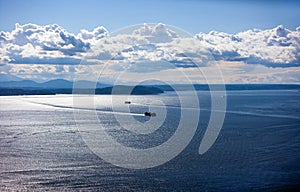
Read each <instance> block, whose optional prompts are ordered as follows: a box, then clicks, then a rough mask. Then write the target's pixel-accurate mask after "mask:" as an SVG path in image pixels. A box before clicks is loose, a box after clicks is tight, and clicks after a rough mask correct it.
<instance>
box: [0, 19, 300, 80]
mask: <svg viewBox="0 0 300 192" xmlns="http://www.w3.org/2000/svg"><path fill="white" fill-rule="evenodd" d="M100 42H101V44H99V43H100ZM133 43H134V44H136V45H135V46H129V45H132V44H133ZM99 45H100V46H99ZM205 51H209V52H210V53H211V55H212V57H213V58H214V59H215V60H216V61H218V63H219V64H220V66H221V69H224V72H223V73H224V76H225V80H226V82H227V83H299V81H300V77H299V76H300V75H299V74H300V73H299V72H300V70H299V68H300V27H297V28H296V29H295V30H289V29H286V28H284V27H283V26H281V25H279V26H277V27H275V28H273V29H268V30H259V29H253V30H248V31H244V32H240V33H237V34H228V33H224V32H217V31H211V32H210V33H208V34H206V33H201V32H200V33H198V34H196V35H195V36H194V37H182V36H179V35H178V34H176V32H175V31H173V30H171V29H170V28H168V27H166V26H165V25H164V24H157V25H154V26H151V25H147V24H144V25H143V26H140V27H139V28H137V29H135V30H134V31H133V32H132V33H131V34H121V35H116V36H112V37H111V36H110V33H109V32H108V30H106V29H105V27H103V26H99V27H96V28H95V29H94V30H93V31H88V30H85V29H82V30H81V31H80V33H78V34H73V33H69V32H67V31H66V30H65V29H64V28H63V27H61V26H59V25H56V24H52V25H45V26H40V25H36V24H25V25H20V24H16V26H15V29H14V30H12V31H10V32H4V31H0V62H1V63H0V69H1V71H0V72H1V73H2V74H12V75H16V76H19V77H23V78H33V79H38V78H41V80H46V79H51V78H52V79H53V78H67V79H68V78H69V79H70V78H72V77H71V73H74V72H78V71H80V69H79V68H78V66H79V64H80V62H81V60H82V58H84V57H85V58H89V60H90V61H91V62H90V64H93V63H95V62H96V63H99V62H100V63H101V62H102V63H104V62H105V61H107V60H115V61H116V65H115V66H114V67H113V68H112V70H122V68H120V67H121V66H118V62H120V61H122V62H129V63H132V65H136V66H142V65H143V63H145V62H147V61H151V62H157V63H159V62H160V61H167V62H170V63H172V64H174V66H175V67H180V68H186V70H191V69H192V68H194V67H195V65H194V64H193V61H196V62H197V63H200V64H201V65H200V66H202V67H208V66H207V65H206V61H205V58H204V57H201V55H203V54H201V53H203V52H205ZM137 63H138V64H137ZM153 68H154V69H155V70H162V71H163V70H165V69H164V68H163V67H162V68H161V66H160V65H153ZM153 68H149V67H148V68H145V67H144V68H143V67H139V68H138V69H136V70H137V71H140V72H143V73H145V72H147V71H151V70H153Z"/></svg>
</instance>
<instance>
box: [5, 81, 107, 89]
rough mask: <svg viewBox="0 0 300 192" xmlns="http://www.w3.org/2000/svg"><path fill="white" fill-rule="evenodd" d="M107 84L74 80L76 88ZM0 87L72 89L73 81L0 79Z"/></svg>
mask: <svg viewBox="0 0 300 192" xmlns="http://www.w3.org/2000/svg"><path fill="white" fill-rule="evenodd" d="M108 86H110V85H108V84H101V83H96V84H95V83H94V82H91V81H78V82H76V87H77V88H82V89H92V88H95V87H96V88H104V87H108ZM0 88H7V89H31V90H32V89H72V88H73V82H72V81H68V80H64V79H55V80H50V81H47V82H44V83H37V82H35V81H32V80H20V81H0Z"/></svg>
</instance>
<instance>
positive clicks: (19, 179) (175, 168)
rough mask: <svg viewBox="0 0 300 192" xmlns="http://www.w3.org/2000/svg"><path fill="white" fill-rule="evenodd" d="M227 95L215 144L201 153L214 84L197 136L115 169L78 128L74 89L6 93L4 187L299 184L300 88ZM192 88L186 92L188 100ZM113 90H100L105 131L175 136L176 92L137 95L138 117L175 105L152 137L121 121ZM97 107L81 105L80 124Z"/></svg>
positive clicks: (120, 136) (0, 187) (137, 141)
mask: <svg viewBox="0 0 300 192" xmlns="http://www.w3.org/2000/svg"><path fill="white" fill-rule="evenodd" d="M227 94H228V95H227V113H226V117H225V122H224V125H223V128H222V130H221V133H220V135H219V137H218V139H217V141H216V143H215V144H214V145H213V147H212V148H211V149H210V150H209V151H208V152H206V153H205V154H204V155H199V154H198V147H199V144H200V142H201V139H202V137H203V133H204V131H205V129H206V126H207V123H208V120H209V117H210V95H209V92H205V91H203V92H201V91H200V92H198V95H199V98H200V103H201V104H200V108H201V115H200V122H199V126H198V129H197V132H196V134H195V136H194V137H193V140H192V141H191V142H190V144H189V145H188V146H187V147H186V148H185V150H184V151H183V152H182V153H181V154H180V155H178V156H177V157H176V158H174V159H173V160H171V161H169V162H167V163H166V164H163V165H161V166H158V167H154V168H149V169H144V170H132V169H125V168H120V167H116V166H114V165H112V164H110V163H107V162H105V161H104V160H102V159H101V158H100V157H98V156H97V155H95V154H94V153H93V152H92V151H91V150H90V149H89V147H88V146H87V144H86V143H85V142H84V140H83V139H82V137H81V134H80V131H78V128H77V126H76V123H75V120H74V115H73V110H72V97H71V96H70V95H56V96H10V97H0V178H1V181H0V191H17V190H19V191H46V190H53V191H288V190H296V189H298V188H299V187H300V183H299V180H300V105H299V103H300V92H298V91H229V92H227ZM188 95H189V93H188V92H187V93H186V97H187V98H188ZM78 97H79V96H78ZM81 97H82V98H83V99H84V98H85V97H88V96H81ZM109 97H110V96H105V95H99V96H96V107H97V115H98V118H99V119H101V123H103V124H104V125H105V127H106V128H107V132H108V133H109V134H110V135H111V136H112V137H114V138H115V140H116V141H118V142H120V143H122V144H124V145H125V146H130V147H136V148H148V147H153V146H156V145H159V144H161V143H163V142H165V141H166V140H167V139H168V138H170V137H171V136H172V134H173V133H174V131H175V129H174V127H175V128H176V125H177V124H178V122H179V119H180V107H179V106H180V104H179V101H178V99H177V96H176V94H174V93H172V92H170V93H165V94H163V95H158V96H147V97H145V96H131V98H130V99H131V100H132V101H133V102H134V103H133V104H132V105H131V106H130V109H131V112H132V113H133V114H136V115H135V116H134V118H135V119H136V120H138V121H140V122H145V121H148V120H149V117H143V116H139V115H138V114H142V113H143V112H145V111H147V110H149V105H148V104H149V101H151V100H161V101H163V102H164V103H165V104H166V105H167V110H168V113H167V118H166V121H165V123H164V124H163V126H162V127H161V128H160V129H159V130H157V131H155V132H154V133H153V134H149V135H138V134H132V133H130V132H128V131H124V130H123V129H122V128H120V125H119V124H118V123H117V121H116V119H115V117H114V114H113V113H110V111H111V106H109V105H108V103H109V102H107V101H108V99H109ZM117 99H119V100H120V103H123V101H124V100H127V99H128V98H127V96H117ZM123 104H124V103H123ZM191 106H192V105H191ZM90 107H91V106H85V109H76V110H77V112H78V111H79V112H80V113H82V119H80V121H79V122H80V123H81V124H86V126H87V127H88V126H95V125H90V121H89V110H88V109H90ZM186 107H189V106H186ZM120 110H121V111H120V112H122V109H120ZM103 111H104V112H103ZM77 123H78V122H77ZM132 126H134V125H132ZM157 158H159V157H157Z"/></svg>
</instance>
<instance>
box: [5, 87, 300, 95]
mask: <svg viewBox="0 0 300 192" xmlns="http://www.w3.org/2000/svg"><path fill="white" fill-rule="evenodd" d="M210 86H212V87H213V88H214V90H223V88H224V85H217V84H215V85H207V84H195V85H194V89H195V90H197V91H209V90H210ZM225 87H226V91H243V90H245V91H246V90H299V91H300V84H226V85H225ZM174 88H175V89H176V90H178V91H189V90H190V85H189V86H188V85H173V86H172V87H171V86H170V85H143V86H142V85H138V86H126V85H116V86H109V87H104V88H96V89H91V88H87V89H84V88H78V89H72V88H54V89H53V88H37V87H23V88H22V87H21V88H5V87H2V88H0V96H17V95H56V94H96V95H111V94H114V95H158V94H161V93H164V92H165V91H174Z"/></svg>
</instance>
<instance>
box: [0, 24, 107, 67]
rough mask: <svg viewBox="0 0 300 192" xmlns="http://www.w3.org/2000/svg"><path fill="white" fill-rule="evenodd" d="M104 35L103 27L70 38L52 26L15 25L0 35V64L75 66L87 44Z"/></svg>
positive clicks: (57, 27)
mask: <svg viewBox="0 0 300 192" xmlns="http://www.w3.org/2000/svg"><path fill="white" fill-rule="evenodd" d="M106 35H107V30H106V29H105V28H104V27H97V28H95V29H94V30H93V31H92V32H88V31H87V30H82V31H81V33H79V34H77V35H74V34H72V33H69V32H67V31H66V30H65V29H63V28H62V27H61V26H59V25H56V24H52V25H45V26H40V25H36V24H25V25H20V24H18V23H17V24H16V25H15V29H14V30H12V31H11V32H3V31H1V32H0V51H1V60H0V61H1V62H2V63H15V64H18V63H24V64H26V63H29V64H31V63H41V64H48V63H53V64H60V63H62V64H79V63H80V60H81V58H82V56H83V54H84V53H86V52H87V51H88V50H89V49H90V48H91V44H92V43H95V41H97V40H99V39H101V38H103V37H104V36H106Z"/></svg>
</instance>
